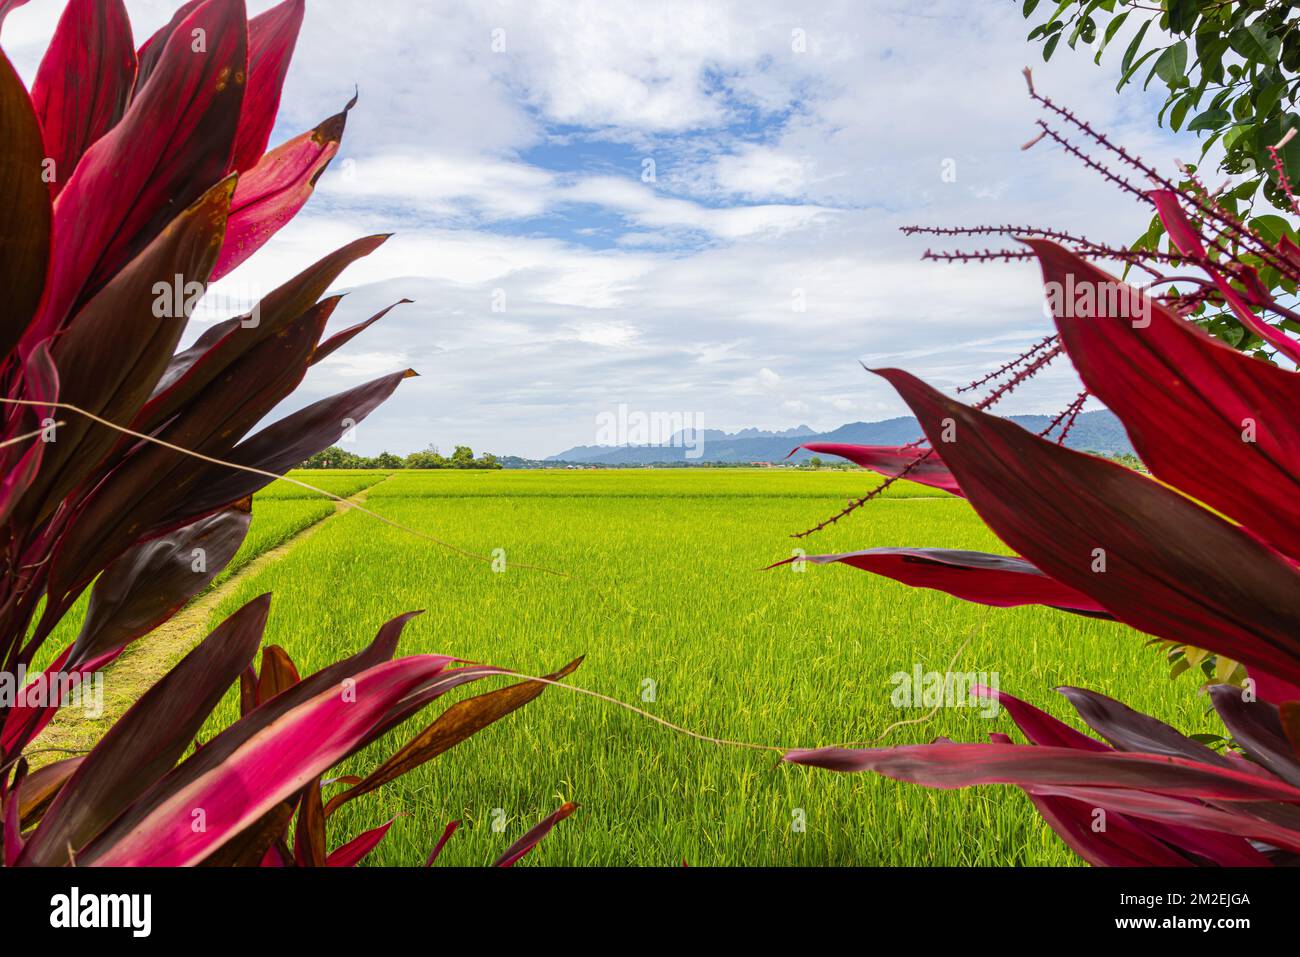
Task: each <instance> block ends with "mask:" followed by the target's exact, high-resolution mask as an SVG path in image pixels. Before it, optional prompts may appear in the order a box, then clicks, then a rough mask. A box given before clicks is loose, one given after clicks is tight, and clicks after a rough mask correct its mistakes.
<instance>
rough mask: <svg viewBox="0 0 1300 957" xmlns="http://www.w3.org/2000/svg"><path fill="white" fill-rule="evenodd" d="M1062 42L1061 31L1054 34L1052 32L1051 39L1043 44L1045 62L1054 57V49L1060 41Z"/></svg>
mask: <svg viewBox="0 0 1300 957" xmlns="http://www.w3.org/2000/svg"><path fill="white" fill-rule="evenodd" d="M1060 42H1061V34H1059V33H1054V34H1052V37H1051V39H1049V40H1048V41H1047V42H1046V43H1044V44H1043V62H1044V63H1046V62H1047V61H1048V60H1050V59H1051V58H1052V53H1053V51H1055V50H1056V45H1057V44H1058V43H1060Z"/></svg>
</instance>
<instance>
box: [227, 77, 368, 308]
mask: <svg viewBox="0 0 1300 957" xmlns="http://www.w3.org/2000/svg"><path fill="white" fill-rule="evenodd" d="M355 103H356V97H353V98H352V100H351V101H350V102H349V103H348V105H347V106H345V107H344V108H343V111H342V112H341V113H338V114H336V115H334V116H331V117H330V118H329V119H327V120H325V121H324V122H322V123H321V124H320V125H319V126H317V127H316V128H315V129H312V130H308V131H307V132H306V133H303V134H301V135H299V136H295V137H294V138H293V139H291V140H289V141H287V142H285V143H282V144H281V145H280V146H277V147H276V148H275V149H273V150H271V151H270V152H269V153H267V154H266V155H265V156H263V157H261V159H260V161H258V162H257V164H256V165H255V166H253V167H251V168H250V169H249V170H248V172H246V173H244V174H243V175H241V176H240V177H239V187H238V188H237V189H236V190H235V198H234V201H233V203H232V204H231V207H230V218H229V220H228V221H227V224H226V240H225V243H224V244H223V245H222V247H221V258H220V259H219V260H218V261H217V265H216V268H215V269H214V270H213V272H212V279H213V281H214V282H215V281H216V280H218V279H220V278H221V277H222V276H224V275H226V274H227V273H228V272H230V271H231V270H232V269H234V268H235V267H236V266H238V265H239V264H240V263H242V262H243V261H244V260H246V259H247V258H248V257H249V256H251V255H253V253H255V252H257V250H259V249H260V248H262V246H263V245H264V244H265V243H266V241H267V240H269V239H270V238H271V237H272V236H273V235H275V233H276V232H277V231H278V230H279V229H280V227H281V226H283V225H284V224H285V223H287V222H288V221H289V220H291V219H292V218H293V217H294V216H296V215H297V213H298V210H300V209H302V207H303V206H304V205H305V204H306V202H307V200H308V199H310V198H311V194H312V191H313V190H314V189H315V188H316V181H317V180H318V179H320V176H321V174H322V173H324V172H325V167H327V166H328V165H329V163H330V160H332V159H333V158H334V156H335V154H336V153H338V151H339V143H340V142H341V141H342V139H343V130H344V127H346V126H347V116H348V111H349V110H350V109H352V107H353V105H355Z"/></svg>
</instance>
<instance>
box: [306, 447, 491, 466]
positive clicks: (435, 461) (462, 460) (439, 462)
mask: <svg viewBox="0 0 1300 957" xmlns="http://www.w3.org/2000/svg"><path fill="white" fill-rule="evenodd" d="M299 468H304V469H499V468H501V460H500V459H498V458H497V457H496V456H495V455H493V454H492V453H491V452H484V453H483V454H482V455H480V456H479V457H478V458H475V457H474V450H473V449H471V448H470V447H469V446H468V445H458V446H456V450H455V451H454V452H452V453H451V455H443V454H442V453H441V452H439V451H438V450H437V449H436V448H434V447H433V446H432V445H431V446H429V447H428V448H427V449H424V450H423V451H422V452H412V453H411V454H410V455H407V456H405V457H403V456H401V455H394V454H393V453H392V452H380V453H379V454H378V455H374V456H366V455H357V453H355V452H349V451H348V450H347V449H341V448H339V447H338V446H337V445H332V446H330V447H329V448H328V449H326V450H325V451H323V452H317V453H316V454H315V455H313V456H312V457H311V458H309V459H308V460H307V461H306V462H303V463H302V465H300V466H299Z"/></svg>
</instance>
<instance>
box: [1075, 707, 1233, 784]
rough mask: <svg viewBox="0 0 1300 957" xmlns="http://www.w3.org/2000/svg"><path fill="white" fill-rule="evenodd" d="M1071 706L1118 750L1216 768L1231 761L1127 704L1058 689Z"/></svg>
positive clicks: (1227, 764) (1225, 765)
mask: <svg viewBox="0 0 1300 957" xmlns="http://www.w3.org/2000/svg"><path fill="white" fill-rule="evenodd" d="M1056 690H1057V691H1059V692H1060V693H1061V694H1063V695H1065V697H1066V698H1067V699H1068V700H1069V702H1070V704H1072V705H1074V710H1076V711H1078V712H1079V717H1081V718H1082V719H1083V720H1084V721H1085V722H1086V723H1087V725H1088V727H1090V728H1092V729H1093V730H1094V731H1096V732H1097V733H1098V734H1100V735H1101V736H1102V737H1103V738H1105V739H1106V740H1107V741H1109V742H1110V743H1111V745H1113V746H1114V747H1115V748H1116V749H1118V750H1120V751H1133V752H1137V753H1141V754H1153V755H1157V754H1164V755H1168V756H1170V757H1175V758H1186V759H1187V760H1189V761H1200V762H1202V763H1204V764H1213V765H1216V766H1218V767H1228V766H1230V764H1231V762H1229V761H1228V759H1227V758H1225V757H1224V756H1223V755H1221V754H1219V753H1218V752H1217V751H1212V750H1211V749H1209V748H1207V747H1206V746H1205V745H1203V744H1201V743H1200V742H1199V741H1193V740H1192V739H1191V738H1189V737H1186V736H1185V735H1183V734H1180V733H1179V732H1178V731H1176V730H1174V729H1173V728H1171V727H1170V726H1169V725H1167V724H1165V723H1164V722H1163V721H1158V720H1157V719H1155V718H1153V717H1151V716H1150V715H1146V714H1143V713H1142V712H1140V711H1134V710H1133V709H1132V708H1130V707H1129V706H1128V705H1126V704H1123V703H1122V702H1119V701H1116V700H1115V699H1114V698H1108V697H1106V696H1105V695H1103V694H1098V693H1097V692H1095V691H1087V690H1085V689H1083V688H1069V687H1064V688H1057V689H1056Z"/></svg>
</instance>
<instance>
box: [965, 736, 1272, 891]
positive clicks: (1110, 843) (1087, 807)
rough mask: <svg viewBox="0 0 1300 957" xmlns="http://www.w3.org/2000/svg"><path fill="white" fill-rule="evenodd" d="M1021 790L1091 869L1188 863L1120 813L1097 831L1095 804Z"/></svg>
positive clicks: (998, 740)
mask: <svg viewBox="0 0 1300 957" xmlns="http://www.w3.org/2000/svg"><path fill="white" fill-rule="evenodd" d="M989 738H990V740H992V741H993V743H995V744H1011V739H1010V738H1009V737H1007V736H1006V735H1005V734H991V735H989ZM1021 790H1022V791H1024V793H1025V796H1026V797H1028V798H1029V800H1030V802H1031V803H1032V804H1033V805H1034V807H1035V809H1037V811H1038V813H1039V814H1040V815H1042V818H1043V820H1044V821H1046V822H1047V824H1048V826H1049V827H1051V829H1052V830H1053V831H1055V832H1056V834H1057V836H1058V837H1060V838H1061V840H1063V841H1064V842H1065V843H1066V845H1067V846H1068V847H1069V848H1070V849H1071V850H1073V851H1074V852H1075V853H1076V854H1078V855H1079V856H1080V857H1081V858H1083V859H1084V860H1085V861H1087V862H1088V863H1089V864H1092V865H1093V866H1095V867H1186V866H1187V865H1189V864H1190V863H1191V861H1189V860H1188V858H1186V857H1185V856H1183V855H1182V854H1180V853H1179V852H1178V851H1176V850H1174V848H1172V847H1170V846H1169V845H1167V844H1165V843H1164V842H1162V841H1159V840H1157V839H1156V838H1154V837H1152V836H1151V835H1150V834H1147V833H1146V832H1145V831H1143V830H1142V828H1141V827H1140V826H1139V825H1138V824H1136V823H1134V822H1133V821H1130V820H1129V819H1128V818H1126V817H1124V816H1123V815H1122V814H1111V813H1107V815H1106V822H1105V823H1106V826H1105V827H1103V828H1100V829H1099V828H1097V827H1096V823H1097V810H1098V805H1096V804H1087V803H1085V802H1083V801H1077V800H1071V799H1069V798H1063V797H1049V796H1043V795H1039V794H1035V793H1034V792H1033V791H1030V790H1028V789H1026V788H1021ZM1260 857H1261V859H1262V858H1263V855H1260Z"/></svg>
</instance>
